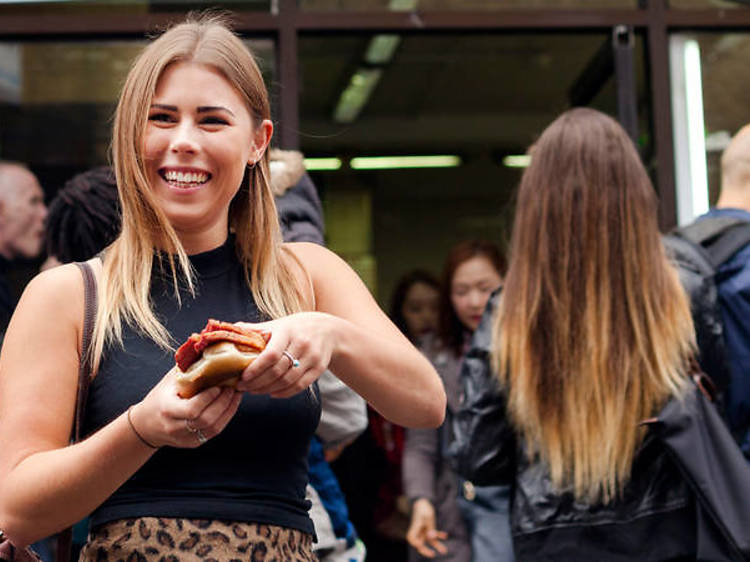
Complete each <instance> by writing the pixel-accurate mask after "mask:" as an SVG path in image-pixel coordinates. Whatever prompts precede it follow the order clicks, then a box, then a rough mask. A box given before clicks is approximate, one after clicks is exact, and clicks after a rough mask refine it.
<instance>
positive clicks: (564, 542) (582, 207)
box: [454, 108, 720, 560]
mask: <svg viewBox="0 0 750 562" xmlns="http://www.w3.org/2000/svg"><path fill="white" fill-rule="evenodd" d="M531 156H532V158H531V165H530V166H529V167H528V168H527V169H526V171H525V172H524V174H523V178H522V180H521V185H520V188H519V192H518V200H517V205H516V214H515V222H514V226H513V235H512V240H511V246H510V256H511V260H510V266H509V268H508V273H507V275H506V278H505V282H504V285H503V289H502V292H501V293H500V294H499V296H498V297H497V298H496V299H494V300H493V301H491V302H493V303H494V304H495V305H496V311H495V313H494V315H493V316H492V317H491V316H490V314H489V313H488V314H487V315H486V316H485V319H484V320H483V321H482V323H481V325H480V327H479V329H478V330H477V332H476V333H475V334H474V337H473V340H472V345H471V349H470V350H469V351H468V354H467V356H466V358H465V359H464V364H463V366H462V372H461V375H462V379H463V391H464V402H463V403H462V405H461V409H460V410H459V412H458V415H457V416H456V423H455V430H456V446H455V448H454V449H455V452H456V453H457V454H456V466H457V467H458V470H459V471H460V473H461V474H462V476H464V477H466V478H469V479H472V480H474V481H475V482H478V483H483V484H490V483H493V484H512V485H513V488H514V496H513V501H512V502H511V505H512V506H513V507H512V510H513V517H512V524H513V546H514V549H515V556H516V557H517V559H518V560H540V559H555V560H614V559H617V560H629V559H643V560H677V559H680V560H683V559H685V560H695V559H696V537H695V529H696V518H695V505H694V503H695V498H694V496H693V494H692V493H691V491H690V488H689V486H688V484H687V482H686V481H685V479H684V478H683V477H682V476H681V474H680V472H679V469H678V468H677V466H676V465H675V464H674V463H673V462H672V461H671V460H670V457H669V452H667V451H666V449H665V447H664V446H663V445H661V444H660V443H659V441H658V440H657V439H652V438H650V436H649V434H648V431H647V429H646V428H645V427H644V426H643V425H642V422H643V421H644V420H646V419H647V418H651V417H652V416H654V415H657V414H658V413H659V411H660V410H661V408H662V407H663V406H664V405H665V404H666V403H667V401H669V400H670V399H673V398H680V397H682V396H683V395H684V393H685V392H686V391H687V390H688V389H689V386H690V385H691V383H690V381H689V378H688V375H689V374H690V373H691V372H692V371H691V367H690V362H691V360H692V357H693V355H694V352H695V335H694V331H693V322H692V319H691V313H690V302H689V299H688V297H687V295H686V294H685V291H684V290H683V288H682V286H681V285H680V279H679V277H678V273H677V271H676V269H675V268H674V267H673V266H672V265H671V264H670V263H669V261H668V260H667V258H666V254H665V250H664V247H663V245H662V244H661V241H660V235H659V230H658V226H657V198H656V194H655V192H654V189H653V186H652V185H651V182H650V180H649V177H648V174H647V173H646V170H645V169H644V167H643V164H642V163H641V160H640V157H639V155H638V153H637V151H636V149H635V146H634V145H633V142H632V141H631V139H630V138H629V137H628V135H627V134H626V133H625V131H624V130H623V129H622V127H621V126H620V125H619V124H618V123H617V122H616V121H615V120H613V119H612V118H610V117H608V116H606V115H604V114H603V113H600V112H598V111H595V110H591V109H586V108H576V109H573V110H570V111H567V112H565V113H563V114H562V115H561V116H560V117H559V118H557V119H556V120H555V121H554V122H553V123H552V124H551V125H550V126H548V127H547V129H545V131H544V132H543V133H542V135H541V137H540V138H539V140H538V141H537V142H536V143H535V145H534V149H533V151H532V152H531ZM717 470H720V469H719V467H717Z"/></svg>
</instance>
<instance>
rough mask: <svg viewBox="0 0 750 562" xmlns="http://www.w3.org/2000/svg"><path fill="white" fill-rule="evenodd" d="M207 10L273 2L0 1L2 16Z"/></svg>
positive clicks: (260, 6)
mask: <svg viewBox="0 0 750 562" xmlns="http://www.w3.org/2000/svg"><path fill="white" fill-rule="evenodd" d="M204 8H225V9H230V10H237V11H246V12H247V11H252V12H258V11H262V12H268V11H270V9H271V0H221V1H217V2H208V1H206V0H39V1H37V0H0V15H3V14H6V15H12V14H29V13H33V14H49V13H65V14H68V13H69V14H75V13H85V14H90V13H101V14H109V15H111V14H113V13H116V14H138V13H148V12H169V11H176V12H187V11H189V10H199V9H204Z"/></svg>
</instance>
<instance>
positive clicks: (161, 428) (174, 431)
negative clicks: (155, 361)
mask: <svg viewBox="0 0 750 562" xmlns="http://www.w3.org/2000/svg"><path fill="white" fill-rule="evenodd" d="M177 390H178V389H177V385H176V383H175V376H174V375H173V374H171V373H167V375H165V376H164V378H163V379H162V380H161V381H159V384H157V385H156V386H155V387H154V388H152V389H151V391H150V392H149V393H148V394H147V395H146V397H145V398H144V399H143V400H142V401H141V402H139V403H138V404H136V405H135V406H133V407H132V409H131V411H130V422H131V424H132V425H133V429H134V430H135V431H136V433H137V434H138V436H139V437H140V438H141V439H142V440H144V441H146V443H147V444H150V445H151V446H153V447H163V446H165V445H167V446H170V447H181V448H194V447H199V446H200V445H202V444H203V443H205V442H206V441H208V440H209V439H211V438H212V437H215V436H216V435H218V434H219V433H221V431H222V430H223V429H224V428H225V427H226V426H227V424H228V423H229V421H230V420H231V419H232V416H234V413H235V412H236V411H237V408H238V407H239V405H240V400H241V399H242V393H241V392H237V391H235V390H234V389H232V388H227V387H224V388H220V387H217V386H214V387H211V388H207V389H206V390H204V391H203V392H199V393H198V394H196V395H195V396H193V397H192V398H188V399H185V398H180V396H178V394H177Z"/></svg>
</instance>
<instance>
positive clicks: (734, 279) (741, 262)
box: [688, 125, 750, 459]
mask: <svg viewBox="0 0 750 562" xmlns="http://www.w3.org/2000/svg"><path fill="white" fill-rule="evenodd" d="M719 221H725V224H726V223H727V221H734V222H737V223H738V224H736V225H735V226H734V227H731V228H730V227H726V230H724V231H722V232H721V234H719V235H718V236H716V239H715V241H710V242H706V243H704V244H703V246H704V247H705V248H706V249H707V250H708V253H709V255H711V257H712V259H714V261H720V262H721V263H719V264H718V265H717V266H716V274H715V276H714V280H715V283H716V288H717V292H718V305H719V311H720V315H721V324H722V328H723V332H724V334H723V335H724V344H725V347H726V363H727V364H728V368H729V386H728V389H727V393H726V410H727V415H728V418H729V424H730V427H731V429H732V430H733V432H734V434H735V436H736V438H737V440H738V442H739V443H740V446H741V447H742V450H743V452H744V453H745V456H746V457H748V459H750V243H747V242H746V241H747V239H748V234H746V233H747V231H748V228H750V227H748V226H747V225H748V224H750V125H745V126H744V127H743V128H742V129H740V130H739V131H738V132H737V134H736V135H735V136H734V137H733V138H732V141H731V142H730V143H729V145H728V146H727V148H726V149H725V150H724V153H723V154H722V156H721V192H720V194H719V200H718V201H717V203H716V207H715V208H713V209H711V210H710V211H709V212H708V213H706V214H705V215H703V216H701V217H698V219H697V220H696V221H695V223H694V224H695V225H696V226H698V227H699V228H700V227H701V226H703V227H704V228H705V227H710V228H705V232H707V233H708V232H711V230H712V228H713V225H715V224H720V222H719ZM688 228H690V227H688ZM732 229H733V230H734V233H733V235H737V234H742V233H743V231H744V232H745V234H744V236H736V238H735V240H736V242H732V243H730V244H727V245H726V247H727V248H730V249H729V250H728V251H724V250H723V249H720V245H721V239H724V240H727V241H728V240H729V239H730V238H731V236H730V233H732ZM712 249H713V253H712V252H711V250H712ZM720 255H721V256H722V257H721V258H719V257H718V256H720ZM722 260H723V261H722ZM709 374H710V373H709Z"/></svg>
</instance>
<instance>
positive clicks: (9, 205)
mask: <svg viewBox="0 0 750 562" xmlns="http://www.w3.org/2000/svg"><path fill="white" fill-rule="evenodd" d="M46 217H47V208H46V207H45V206H44V192H43V191H42V188H41V186H40V185H39V181H38V180H37V179H36V176H35V175H34V174H33V173H32V172H31V171H30V170H29V169H27V168H26V167H25V166H24V165H23V164H20V163H18V162H5V161H0V337H1V334H5V330H6V328H7V327H8V322H9V321H10V317H11V315H12V314H13V310H14V309H15V308H16V302H17V299H16V297H15V295H14V293H13V291H12V290H11V288H10V286H9V284H8V279H7V274H8V269H9V268H10V265H11V262H12V261H13V260H14V259H16V258H35V257H37V256H38V255H39V253H40V252H41V250H42V243H43V241H44V220H45V218H46Z"/></svg>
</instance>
